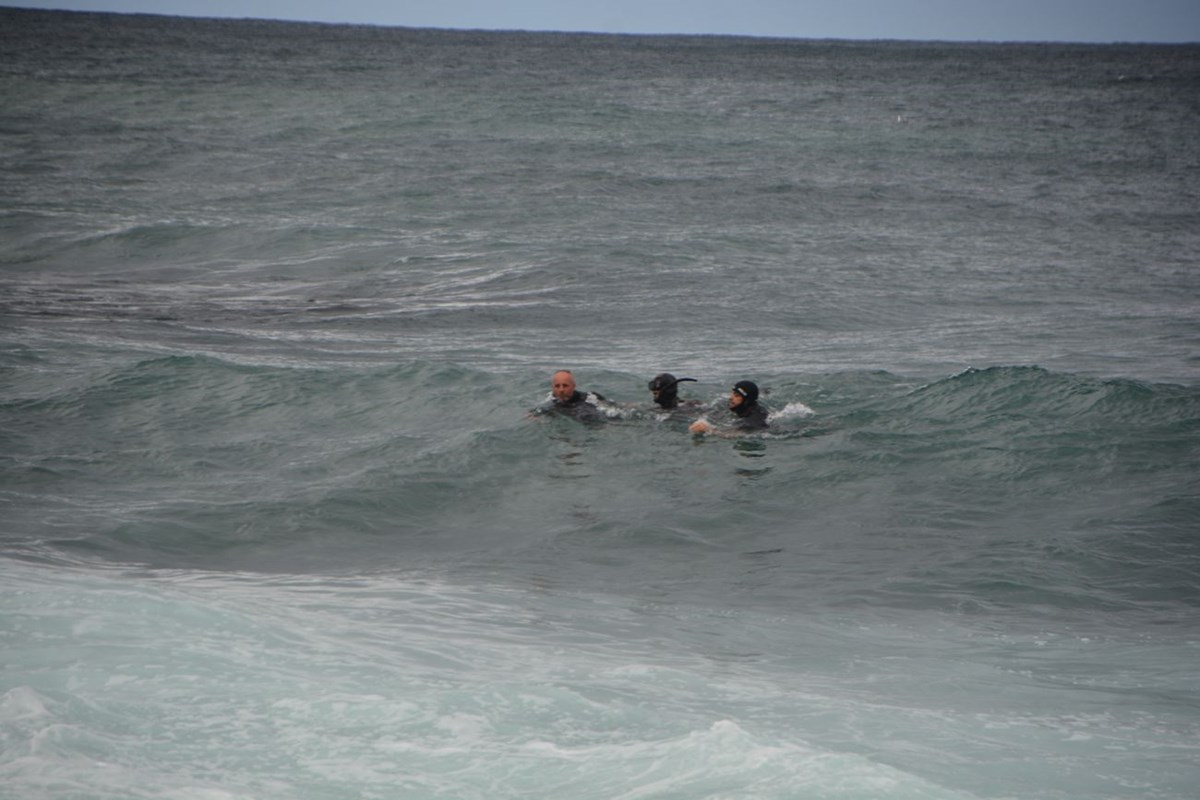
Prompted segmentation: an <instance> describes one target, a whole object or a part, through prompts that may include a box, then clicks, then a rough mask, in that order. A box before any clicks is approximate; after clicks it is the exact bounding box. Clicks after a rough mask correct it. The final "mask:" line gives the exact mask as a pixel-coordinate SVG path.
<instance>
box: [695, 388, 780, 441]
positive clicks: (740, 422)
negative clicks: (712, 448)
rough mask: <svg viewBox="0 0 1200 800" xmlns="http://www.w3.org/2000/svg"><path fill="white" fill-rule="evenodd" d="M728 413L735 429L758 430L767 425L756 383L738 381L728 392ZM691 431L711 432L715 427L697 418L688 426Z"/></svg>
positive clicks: (765, 413)
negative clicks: (732, 419) (731, 417)
mask: <svg viewBox="0 0 1200 800" xmlns="http://www.w3.org/2000/svg"><path fill="white" fill-rule="evenodd" d="M729 413H731V414H733V416H734V423H733V429H734V430H735V431H738V432H741V431H758V430H762V429H764V428H766V427H767V409H765V408H763V407H762V406H761V405H759V404H758V384H756V383H755V382H754V381H738V382H737V383H735V384H734V385H733V389H731V390H730V392H729ZM688 430H689V431H690V432H692V433H713V432H715V431H716V427H715V426H714V425H713V424H712V423H711V422H709V421H708V420H706V419H698V420H696V421H695V422H693V423H692V424H691V426H689V427H688Z"/></svg>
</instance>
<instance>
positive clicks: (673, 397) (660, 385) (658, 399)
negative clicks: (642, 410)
mask: <svg viewBox="0 0 1200 800" xmlns="http://www.w3.org/2000/svg"><path fill="white" fill-rule="evenodd" d="M684 381H691V382H693V383H695V382H696V379H695V378H676V377H675V376H674V375H672V374H671V373H669V372H663V373H660V374H658V375H655V376H654V378H653V380H651V381H650V396H651V397H653V398H654V402H655V404H656V405H658V407H659V408H661V409H663V410H664V411H671V410H673V409H676V408H679V406H680V405H681V404H682V405H683V406H685V407H688V406H698V405H699V403H697V402H696V401H695V400H680V399H679V384H681V383H683V382H684Z"/></svg>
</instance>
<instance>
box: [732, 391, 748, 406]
mask: <svg viewBox="0 0 1200 800" xmlns="http://www.w3.org/2000/svg"><path fill="white" fill-rule="evenodd" d="M745 399H746V398H744V397H742V395H741V394H740V393H739V392H738V391H737V390H736V389H735V390H734V391H732V392H730V393H729V407H730V408H737V407H738V406H740V405H741V404H742V402H743V401H745Z"/></svg>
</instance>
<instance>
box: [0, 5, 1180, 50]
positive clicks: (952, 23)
mask: <svg viewBox="0 0 1200 800" xmlns="http://www.w3.org/2000/svg"><path fill="white" fill-rule="evenodd" d="M0 5H7V6H19V7H26V8H59V9H70V10H78V11H116V12H138V13H153V14H170V15H183V16H201V17H255V18H263V19H290V20H311V21H319V22H350V23H366V24H375V25H402V26H409V27H432V28H483V29H494V30H514V29H519V30H561V31H608V32H613V33H716V34H748V35H751V36H783V37H792V38H804V39H812V38H835V39H924V40H929V39H944V40H958V41H961V40H967V41H974V40H983V41H1064V42H1200V0H17V1H16V2H2V3H0Z"/></svg>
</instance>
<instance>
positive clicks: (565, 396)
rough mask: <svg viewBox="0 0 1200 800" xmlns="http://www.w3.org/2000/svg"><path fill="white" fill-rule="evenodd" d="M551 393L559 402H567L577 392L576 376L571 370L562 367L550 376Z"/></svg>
mask: <svg viewBox="0 0 1200 800" xmlns="http://www.w3.org/2000/svg"><path fill="white" fill-rule="evenodd" d="M550 393H551V394H553V395H554V399H555V400H558V401H559V402H566V401H567V400H570V399H571V395H573V394H575V376H574V375H572V374H571V373H570V371H569V370H565V369H560V370H559V371H558V372H556V373H554V375H553V376H552V377H551V378H550Z"/></svg>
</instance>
